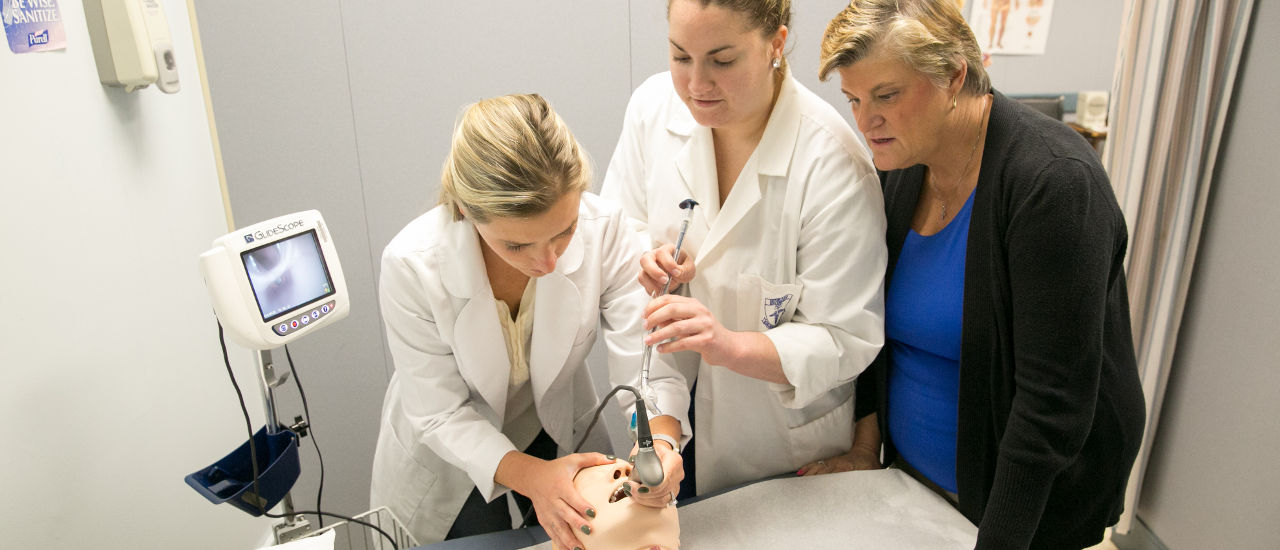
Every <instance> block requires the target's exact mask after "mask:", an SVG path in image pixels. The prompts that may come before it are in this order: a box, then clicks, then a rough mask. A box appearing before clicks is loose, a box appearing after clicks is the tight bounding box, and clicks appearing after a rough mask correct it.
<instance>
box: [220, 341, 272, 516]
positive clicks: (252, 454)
mask: <svg viewBox="0 0 1280 550" xmlns="http://www.w3.org/2000/svg"><path fill="white" fill-rule="evenodd" d="M214 320H215V321H216V322H217V323H218V344H219V345H220V346H222V363H223V364H224V365H226V366H227V376H228V377H230V378H231V387H233V388H235V389H236V399H238V400H239V401H240V412H241V413H243V414H244V427H245V429H247V430H248V431H249V464H251V465H252V467H253V496H255V497H257V498H256V499H254V504H256V505H257V506H258V511H259V512H261V513H264V514H265V513H266V512H267V511H266V510H264V509H263V508H262V491H260V490H259V489H258V448H257V446H256V445H254V443H253V421H251V420H249V407H247V406H245V404H244V392H242V391H240V384H239V383H237V382H236V373H235V372H234V371H232V370H231V358H230V357H229V356H228V355H227V339H226V337H225V336H224V335H223V331H222V321H221V320H219V319H218V318H217V317H216V316H215V317H214Z"/></svg>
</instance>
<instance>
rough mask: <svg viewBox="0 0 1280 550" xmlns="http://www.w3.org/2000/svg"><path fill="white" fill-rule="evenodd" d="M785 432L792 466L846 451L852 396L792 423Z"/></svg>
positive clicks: (850, 441)
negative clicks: (807, 420)
mask: <svg viewBox="0 0 1280 550" xmlns="http://www.w3.org/2000/svg"><path fill="white" fill-rule="evenodd" d="M787 435H788V437H789V438H790V440H791V441H790V443H791V445H790V446H789V448H790V451H791V460H792V461H793V462H794V463H795V465H796V467H799V466H802V465H804V464H806V463H808V462H811V461H814V460H818V459H822V458H827V457H829V456H834V455H837V454H840V453H843V452H845V451H848V450H849V446H850V445H853V399H848V400H846V401H845V402H844V403H843V404H841V405H840V406H838V407H836V408H834V409H831V410H830V411H829V412H827V414H824V415H822V416H820V417H818V418H815V419H813V420H812V421H810V422H807V423H805V424H801V425H799V426H795V427H792V428H791V429H790V430H788V432H787Z"/></svg>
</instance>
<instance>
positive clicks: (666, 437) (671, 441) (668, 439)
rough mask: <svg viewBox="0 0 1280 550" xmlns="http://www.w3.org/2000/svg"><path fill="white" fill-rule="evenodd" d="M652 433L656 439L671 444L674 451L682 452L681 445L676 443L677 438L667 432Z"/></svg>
mask: <svg viewBox="0 0 1280 550" xmlns="http://www.w3.org/2000/svg"><path fill="white" fill-rule="evenodd" d="M650 435H652V436H653V438H654V439H656V440H658V441H666V442H667V443H668V444H669V445H671V450H673V451H675V452H677V453H679V452H680V446H679V445H677V444H676V440H675V439H673V438H672V437H671V436H669V435H667V434H657V433H656V434H650Z"/></svg>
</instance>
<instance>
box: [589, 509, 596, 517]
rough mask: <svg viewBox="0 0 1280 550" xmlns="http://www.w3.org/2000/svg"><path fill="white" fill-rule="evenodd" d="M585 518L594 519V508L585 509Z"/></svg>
mask: <svg viewBox="0 0 1280 550" xmlns="http://www.w3.org/2000/svg"><path fill="white" fill-rule="evenodd" d="M587 517H589V518H594V517H596V510H595V508H587Z"/></svg>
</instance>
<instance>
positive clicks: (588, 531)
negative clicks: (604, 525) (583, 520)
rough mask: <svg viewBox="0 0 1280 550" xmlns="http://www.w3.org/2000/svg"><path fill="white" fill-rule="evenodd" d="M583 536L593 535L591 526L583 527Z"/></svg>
mask: <svg viewBox="0 0 1280 550" xmlns="http://www.w3.org/2000/svg"><path fill="white" fill-rule="evenodd" d="M582 534H584V535H590V534H591V526H590V525H583V526H582Z"/></svg>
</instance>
